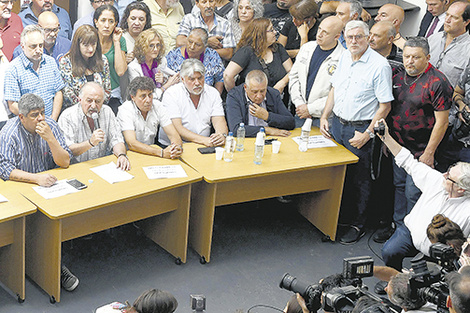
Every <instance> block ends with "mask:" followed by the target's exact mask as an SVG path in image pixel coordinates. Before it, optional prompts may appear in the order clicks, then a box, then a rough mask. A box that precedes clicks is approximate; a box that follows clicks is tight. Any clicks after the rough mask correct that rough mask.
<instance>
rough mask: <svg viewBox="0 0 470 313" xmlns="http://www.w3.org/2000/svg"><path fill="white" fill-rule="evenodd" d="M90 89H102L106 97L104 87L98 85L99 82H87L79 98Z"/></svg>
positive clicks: (81, 89)
mask: <svg viewBox="0 0 470 313" xmlns="http://www.w3.org/2000/svg"><path fill="white" fill-rule="evenodd" d="M90 87H97V88H99V89H101V91H102V92H103V96H104V95H105V92H104V88H103V86H101V85H100V84H98V83H97V82H86V83H85V84H84V85H83V86H82V88H80V93H79V96H80V98H82V97H83V93H84V92H85V89H88V88H90ZM103 100H104V99H103Z"/></svg>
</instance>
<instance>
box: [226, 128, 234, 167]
mask: <svg viewBox="0 0 470 313" xmlns="http://www.w3.org/2000/svg"><path fill="white" fill-rule="evenodd" d="M234 141H235V138H233V133H232V132H229V133H228V136H227V138H225V151H224V161H225V162H232V160H233V152H234V151H235V142H234Z"/></svg>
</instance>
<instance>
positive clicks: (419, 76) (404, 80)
mask: <svg viewBox="0 0 470 313" xmlns="http://www.w3.org/2000/svg"><path fill="white" fill-rule="evenodd" d="M423 74H424V72H422V73H421V74H419V75H418V77H417V78H416V79H415V80H414V81H412V82H411V83H410V84H408V83H407V82H406V77H407V76H408V74H407V73H405V78H404V79H403V82H404V83H405V85H407V86H412V85H413V84H414V83H416V82H417V81H418V79H420V78H421V76H423Z"/></svg>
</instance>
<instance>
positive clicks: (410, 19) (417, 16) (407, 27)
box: [400, 0, 426, 37]
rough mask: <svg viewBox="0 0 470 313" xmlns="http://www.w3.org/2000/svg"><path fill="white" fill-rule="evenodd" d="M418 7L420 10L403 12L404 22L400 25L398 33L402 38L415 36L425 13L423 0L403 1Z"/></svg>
mask: <svg viewBox="0 0 470 313" xmlns="http://www.w3.org/2000/svg"><path fill="white" fill-rule="evenodd" d="M405 1H406V2H410V3H412V4H414V5H417V6H419V7H420V10H419V11H418V10H414V11H412V12H405V21H404V22H403V24H402V25H401V28H400V32H401V34H402V35H403V36H405V37H409V36H416V35H417V34H418V30H419V24H420V23H421V19H422V18H423V16H424V13H426V2H425V1H424V0H405Z"/></svg>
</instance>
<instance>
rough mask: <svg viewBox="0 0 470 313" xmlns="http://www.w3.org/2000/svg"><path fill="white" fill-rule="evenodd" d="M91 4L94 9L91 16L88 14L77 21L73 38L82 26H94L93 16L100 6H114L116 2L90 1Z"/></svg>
mask: <svg viewBox="0 0 470 313" xmlns="http://www.w3.org/2000/svg"><path fill="white" fill-rule="evenodd" d="M90 4H91V6H92V7H93V11H92V12H91V13H90V14H87V15H85V16H83V17H82V18H80V19H79V20H78V21H76V22H75V24H73V34H72V37H73V35H74V34H75V32H76V31H77V29H78V28H79V27H80V26H82V25H91V26H93V15H94V14H95V10H96V9H98V8H99V7H100V6H102V5H105V4H109V5H113V4H114V0H90ZM119 16H121V15H119Z"/></svg>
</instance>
